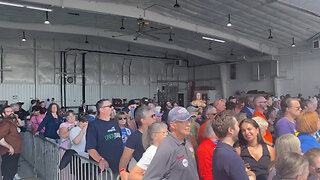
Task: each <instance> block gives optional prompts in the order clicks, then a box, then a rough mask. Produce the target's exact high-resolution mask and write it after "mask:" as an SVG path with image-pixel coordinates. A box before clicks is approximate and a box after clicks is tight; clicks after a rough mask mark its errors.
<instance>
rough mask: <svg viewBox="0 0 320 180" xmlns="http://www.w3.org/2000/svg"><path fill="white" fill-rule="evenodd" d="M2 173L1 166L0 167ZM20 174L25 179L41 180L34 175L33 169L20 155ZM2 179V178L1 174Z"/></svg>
mask: <svg viewBox="0 0 320 180" xmlns="http://www.w3.org/2000/svg"><path fill="white" fill-rule="evenodd" d="M0 164H1V156H0ZM0 174H1V168H0ZM18 174H19V176H20V177H21V178H22V179H23V180H41V179H40V178H35V177H34V175H33V169H32V167H30V166H29V164H28V163H27V162H26V161H25V160H24V159H23V158H21V157H20V160H19V167H18ZM0 179H1V180H2V178H1V176H0Z"/></svg>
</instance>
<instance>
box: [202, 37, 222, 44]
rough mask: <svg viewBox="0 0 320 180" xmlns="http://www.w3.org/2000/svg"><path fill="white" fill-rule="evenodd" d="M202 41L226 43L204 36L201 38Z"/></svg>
mask: <svg viewBox="0 0 320 180" xmlns="http://www.w3.org/2000/svg"><path fill="white" fill-rule="evenodd" d="M202 39H205V40H209V41H216V42H221V43H225V42H226V41H224V40H221V39H215V38H210V37H206V36H202Z"/></svg>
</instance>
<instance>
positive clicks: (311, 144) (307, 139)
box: [298, 133, 320, 153]
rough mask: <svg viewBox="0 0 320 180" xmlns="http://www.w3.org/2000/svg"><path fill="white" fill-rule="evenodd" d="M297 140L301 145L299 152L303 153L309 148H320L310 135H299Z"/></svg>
mask: <svg viewBox="0 0 320 180" xmlns="http://www.w3.org/2000/svg"><path fill="white" fill-rule="evenodd" d="M298 138H299V140H300V144H301V152H302V153H305V152H307V151H308V150H309V149H311V148H320V144H319V143H318V141H317V140H316V138H315V137H314V136H312V135H310V134H304V133H299V135H298Z"/></svg>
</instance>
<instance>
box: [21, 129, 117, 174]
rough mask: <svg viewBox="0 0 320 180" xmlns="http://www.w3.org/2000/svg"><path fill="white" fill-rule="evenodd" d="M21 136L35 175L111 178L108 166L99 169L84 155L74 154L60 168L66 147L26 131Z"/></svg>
mask: <svg viewBox="0 0 320 180" xmlns="http://www.w3.org/2000/svg"><path fill="white" fill-rule="evenodd" d="M22 136H23V153H22V158H24V159H25V160H26V161H27V162H28V164H29V165H30V166H31V167H33V172H34V176H35V177H40V178H44V179H47V180H113V179H114V177H113V174H112V171H111V169H110V168H106V169H105V170H104V171H100V169H99V164H98V163H97V162H95V161H92V160H90V159H88V158H86V157H83V156H80V155H78V154H74V155H73V156H72V159H71V162H70V163H69V164H68V166H67V167H65V168H64V169H62V170H60V169H59V164H60V160H61V158H62V156H63V154H64V153H65V151H66V149H63V148H61V147H59V146H58V144H56V143H54V142H51V141H49V140H47V139H45V138H43V137H41V136H36V135H34V134H33V133H32V132H30V131H26V132H25V133H23V134H22Z"/></svg>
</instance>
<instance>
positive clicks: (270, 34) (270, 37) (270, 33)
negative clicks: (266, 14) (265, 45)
mask: <svg viewBox="0 0 320 180" xmlns="http://www.w3.org/2000/svg"><path fill="white" fill-rule="evenodd" d="M272 38H273V37H272V32H271V29H269V37H268V39H272Z"/></svg>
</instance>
